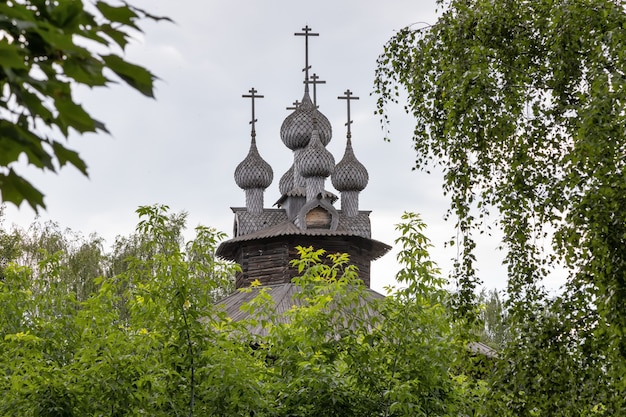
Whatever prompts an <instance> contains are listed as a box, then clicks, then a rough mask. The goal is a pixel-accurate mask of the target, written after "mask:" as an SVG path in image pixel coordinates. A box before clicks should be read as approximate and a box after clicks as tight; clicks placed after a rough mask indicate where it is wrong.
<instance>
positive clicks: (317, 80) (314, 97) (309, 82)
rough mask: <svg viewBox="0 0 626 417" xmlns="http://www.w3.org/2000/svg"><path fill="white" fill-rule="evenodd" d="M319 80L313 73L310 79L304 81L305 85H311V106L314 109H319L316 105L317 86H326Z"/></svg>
mask: <svg viewBox="0 0 626 417" xmlns="http://www.w3.org/2000/svg"><path fill="white" fill-rule="evenodd" d="M319 78H320V77H319V76H318V75H317V74H316V73H313V75H311V77H310V79H308V80H304V83H305V84H306V85H309V84H313V104H314V105H315V107H319V106H318V105H317V84H326V81H321V80H320V79H319Z"/></svg>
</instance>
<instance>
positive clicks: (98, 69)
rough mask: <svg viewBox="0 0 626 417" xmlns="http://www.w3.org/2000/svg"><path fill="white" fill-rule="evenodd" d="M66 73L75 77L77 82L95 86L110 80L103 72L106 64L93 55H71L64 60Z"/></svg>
mask: <svg viewBox="0 0 626 417" xmlns="http://www.w3.org/2000/svg"><path fill="white" fill-rule="evenodd" d="M62 65H63V71H64V72H65V75H67V76H68V77H71V78H73V79H74V80H75V81H76V82H78V83H81V84H85V85H88V86H90V87H93V86H103V85H106V83H107V82H108V81H109V80H108V79H107V78H106V77H105V76H104V75H103V74H102V68H103V67H104V65H103V64H102V62H100V61H99V60H97V59H95V58H94V57H92V56H87V57H73V56H69V57H68V58H67V60H65V61H64V62H63V64H62Z"/></svg>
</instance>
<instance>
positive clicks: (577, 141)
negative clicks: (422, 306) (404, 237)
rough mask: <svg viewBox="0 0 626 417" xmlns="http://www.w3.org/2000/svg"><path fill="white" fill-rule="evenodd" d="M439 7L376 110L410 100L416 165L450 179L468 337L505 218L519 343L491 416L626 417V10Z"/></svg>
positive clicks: (395, 48)
mask: <svg viewBox="0 0 626 417" xmlns="http://www.w3.org/2000/svg"><path fill="white" fill-rule="evenodd" d="M438 4H439V5H440V6H441V7H442V12H441V15H440V18H439V19H438V21H437V22H436V23H435V24H433V25H431V26H428V27H423V28H411V27H409V28H405V29H403V30H401V31H399V32H398V34H397V35H396V36H394V37H393V38H392V39H391V40H390V41H389V43H388V44H387V45H386V47H385V51H384V52H383V54H382V55H381V56H380V58H379V61H378V70H377V76H376V90H377V91H376V92H377V93H378V95H379V102H378V109H379V112H380V114H381V115H383V120H387V119H386V118H385V106H386V105H387V104H388V103H391V102H397V101H399V99H400V91H401V89H402V90H404V91H406V92H407V93H408V95H407V103H406V106H405V108H406V110H407V112H409V113H410V114H411V115H413V116H414V117H415V119H416V127H415V130H414V138H413V144H414V149H415V151H416V167H417V168H420V169H426V168H427V167H429V166H432V165H436V166H439V167H441V169H442V170H443V175H444V183H443V188H444V192H445V193H446V194H448V195H449V196H450V199H451V206H450V212H449V214H451V215H452V216H454V218H456V222H457V223H456V226H457V228H458V237H457V238H456V240H453V241H454V243H456V244H458V246H459V247H460V258H459V260H458V262H457V265H456V271H455V277H456V279H457V282H458V284H459V293H458V294H459V295H458V297H457V304H456V309H457V311H458V314H459V316H460V317H463V318H464V319H466V320H468V321H469V323H471V322H472V321H474V319H475V318H476V317H477V313H478V312H479V311H480V310H479V309H476V308H475V305H476V304H475V301H476V300H475V299H474V293H475V290H476V288H477V285H478V283H479V282H480V280H479V277H478V274H477V273H476V271H475V257H474V249H475V246H476V237H475V236H476V234H477V233H479V232H480V233H482V232H483V231H484V230H485V229H487V230H488V228H489V227H490V226H491V225H490V222H491V221H492V220H493V218H494V213H492V212H496V213H497V216H495V217H496V218H497V221H496V223H497V225H498V226H499V227H500V228H501V230H502V232H503V236H504V237H503V242H502V243H503V248H504V249H505V262H506V265H507V268H508V281H507V283H508V286H507V292H506V300H507V305H508V310H507V314H506V319H507V322H506V323H507V324H506V326H507V328H508V329H509V334H508V336H507V338H506V339H507V340H506V343H505V344H504V345H505V346H506V348H505V350H504V352H503V354H504V357H505V358H506V361H504V362H503V364H502V367H501V371H502V373H501V374H500V379H496V380H494V382H493V383H494V387H495V388H496V389H494V393H498V395H495V394H494V398H495V397H496V396H497V397H498V400H494V401H495V403H494V404H498V406H496V407H495V408H494V410H496V411H493V414H495V413H498V414H503V415H516V416H518V415H532V416H535V415H594V414H595V415H598V414H602V413H605V414H606V415H620V414H624V412H625V411H624V403H623V399H621V398H620V395H619V393H620V392H621V393H623V392H626V385H625V383H624V382H623V378H622V376H623V374H624V371H625V370H626V337H624V336H625V335H626V310H625V309H624V308H623V305H624V302H625V301H626V279H625V277H626V244H625V240H624V236H626V234H625V230H624V227H625V225H626V217H624V216H625V214H624V213H626V210H625V209H624V208H625V204H626V200H625V198H624V196H625V195H626V181H625V178H626V177H625V176H624V161H625V159H624V155H625V152H626V136H625V135H626V130H625V129H624V124H625V117H626V113H625V112H624V102H625V101H626V90H625V89H624V86H625V85H626V84H625V83H624V80H625V78H624V70H623V69H624V68H626V53H625V49H624V44H625V41H626V38H625V36H626V31H624V28H625V27H626V12H625V11H624V10H625V9H624V2H623V1H621V0H593V1H588V0H584V1H583V0H574V1H569V0H568V1H561V0H549V1H528V2H520V1H513V0H495V1H493V0H471V1H466V0H458V1H457V0H452V1H449V2H443V1H440V2H438ZM555 270H563V271H565V272H566V273H567V274H568V277H567V284H566V285H565V287H564V288H563V289H562V292H561V293H560V294H559V295H558V296H557V297H554V298H549V297H548V295H547V293H546V291H545V290H544V289H543V286H542V280H543V279H544V278H545V277H547V276H548V275H549V274H550V273H552V272H553V271H555ZM583 404H584V406H583ZM507 410H508V411H507Z"/></svg>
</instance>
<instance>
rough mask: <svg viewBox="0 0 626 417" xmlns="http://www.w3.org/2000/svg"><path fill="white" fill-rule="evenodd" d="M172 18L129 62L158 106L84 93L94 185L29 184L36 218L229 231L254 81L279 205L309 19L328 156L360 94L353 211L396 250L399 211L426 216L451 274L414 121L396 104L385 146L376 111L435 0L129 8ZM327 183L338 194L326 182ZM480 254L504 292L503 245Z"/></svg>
mask: <svg viewBox="0 0 626 417" xmlns="http://www.w3.org/2000/svg"><path fill="white" fill-rule="evenodd" d="M134 3H135V4H137V5H138V6H140V7H144V8H146V9H148V10H150V11H151V12H152V13H153V14H157V15H166V16H169V17H171V18H172V19H174V20H175V22H176V23H175V24H170V23H166V22H161V23H159V24H146V25H143V28H144V35H143V36H141V37H139V38H138V39H137V40H136V41H135V42H133V44H132V45H131V46H130V48H129V50H128V53H127V56H128V58H129V59H130V60H131V61H133V62H136V63H139V64H142V65H144V66H146V67H148V68H150V69H151V70H152V71H153V72H154V73H155V74H156V75H157V76H158V77H159V78H160V79H161V81H159V82H157V88H156V96H157V100H149V99H146V98H144V97H142V96H140V95H139V94H138V93H135V92H133V91H131V90H130V89H129V88H127V87H125V86H122V85H120V86H113V87H112V88H109V89H101V90H87V91H81V92H80V93H79V94H78V96H77V97H78V99H79V100H80V101H82V102H83V103H84V104H85V106H86V107H87V108H88V109H89V110H90V111H91V112H92V114H93V115H94V116H95V117H96V118H98V119H100V120H103V121H105V122H106V124H107V127H108V128H109V130H110V131H111V132H112V135H111V136H105V135H99V136H95V135H90V136H85V137H73V138H72V139H71V141H70V147H73V148H74V149H77V150H78V151H79V152H80V154H81V155H82V156H83V158H84V159H85V160H86V161H87V163H88V166H89V173H90V178H89V179H86V178H84V177H82V176H81V175H80V174H79V173H78V172H77V171H76V170H74V169H71V168H70V169H63V170H62V171H61V173H60V175H58V176H57V175H51V174H46V175H43V176H42V175H40V174H39V173H38V172H36V171H32V173H31V171H28V172H29V174H28V177H29V178H30V179H31V180H32V181H33V182H34V183H35V185H36V186H38V187H40V188H41V189H42V190H43V191H44V193H45V194H46V200H45V201H46V204H47V206H48V210H47V211H46V212H44V213H42V216H41V219H42V220H46V219H52V220H55V221H58V222H59V223H60V224H61V225H62V226H67V227H70V228H72V229H73V230H75V231H80V232H82V233H83V234H89V233H90V232H96V233H98V234H99V235H101V236H103V237H104V238H105V239H106V240H107V243H108V244H112V243H113V241H114V238H115V236H116V235H119V234H128V233H130V232H132V231H133V228H134V226H135V224H136V222H137V217H136V215H135V213H134V210H135V209H136V208H137V207H138V206H139V205H146V204H153V203H163V204H167V205H169V206H170V207H171V209H172V211H174V212H178V211H181V210H185V211H187V212H188V213H189V227H190V229H193V227H195V226H196V225H198V224H203V225H207V226H213V227H216V228H217V229H219V230H222V231H225V232H227V233H229V235H230V234H231V232H232V221H233V216H232V212H231V211H230V208H229V207H231V206H243V205H244V204H245V200H244V193H243V191H242V190H240V189H239V188H238V187H237V185H236V184H235V182H234V180H233V172H234V169H235V167H236V166H237V164H238V163H239V162H240V161H241V160H242V159H243V158H244V157H245V155H246V153H247V150H248V146H249V140H250V126H249V124H248V122H249V120H250V103H249V100H247V99H243V98H241V95H242V94H245V93H247V92H248V90H249V89H250V88H251V87H255V88H256V89H257V90H258V91H259V93H260V94H263V95H264V96H265V98H263V99H260V100H258V101H257V104H256V116H257V119H258V122H257V125H256V128H257V142H258V148H259V152H260V154H261V156H263V158H264V159H265V160H267V161H268V162H269V163H270V164H271V165H272V168H273V169H274V182H273V183H272V185H271V186H270V188H269V189H268V190H267V191H266V194H265V205H266V207H267V206H270V205H271V204H273V203H274V202H275V201H276V200H277V199H278V197H279V193H278V180H279V179H280V177H281V176H282V174H283V173H284V172H285V170H287V169H288V167H289V165H290V164H291V161H292V155H291V152H290V151H289V150H288V149H287V148H286V147H285V146H284V145H283V143H282V141H281V140H280V135H279V130H280V125H281V123H282V122H283V120H284V118H285V117H286V116H287V115H288V111H287V110H286V109H285V108H286V107H287V106H290V105H291V104H292V102H293V101H295V100H297V99H298V100H299V99H301V98H302V94H303V84H302V80H303V78H304V76H303V73H302V71H301V70H302V68H303V67H304V40H303V38H302V37H295V36H293V34H294V32H299V31H300V30H301V28H303V27H304V26H305V25H309V26H310V27H311V28H312V29H313V30H314V31H315V32H317V33H319V34H320V36H319V37H317V38H312V39H311V40H310V64H311V65H312V72H315V73H317V74H318V75H319V76H320V79H322V80H325V81H326V84H325V85H321V86H318V92H317V98H318V104H319V105H320V110H321V111H322V112H323V113H324V114H325V115H326V116H327V117H328V119H329V120H330V121H331V123H332V125H333V139H332V141H331V143H330V144H329V146H328V148H329V150H330V151H331V152H332V153H333V155H334V156H335V159H336V160H339V159H340V158H341V156H342V155H343V149H344V146H345V133H346V131H345V126H344V123H345V121H346V108H345V101H343V100H337V96H339V95H343V92H344V91H345V90H346V89H348V88H349V89H350V90H352V91H353V92H354V94H355V95H357V96H359V97H360V100H359V101H356V102H352V119H353V120H354V124H353V125H352V137H353V144H354V149H355V153H356V156H357V158H359V160H360V161H361V162H362V163H363V164H364V165H365V166H366V167H367V169H368V171H369V173H370V183H369V185H368V187H367V188H366V189H365V190H364V191H363V192H362V193H361V198H360V207H361V209H364V210H372V215H371V218H372V227H373V237H374V238H375V239H377V240H381V241H383V242H386V243H389V244H392V243H393V240H394V239H395V238H396V237H397V234H396V232H395V230H394V224H396V223H398V222H399V221H400V216H401V214H402V212H403V211H415V212H419V213H421V214H422V216H423V218H424V220H425V221H426V222H427V223H428V226H429V227H428V229H427V232H426V233H427V235H429V236H430V237H431V239H432V240H433V243H434V244H435V245H436V248H435V249H434V250H433V257H434V258H435V260H436V261H437V262H438V263H439V264H440V265H441V266H442V267H443V268H444V270H445V269H447V268H448V267H449V265H450V258H452V257H454V256H455V252H454V251H453V250H452V249H450V248H448V249H447V250H444V249H443V242H444V241H446V240H449V239H450V238H451V237H452V236H453V235H454V230H453V225H452V224H451V223H445V222H444V221H443V215H444V213H445V210H446V208H447V204H448V203H447V201H446V200H445V199H444V198H443V196H442V193H441V185H440V182H439V181H438V179H437V178H436V177H433V176H428V175H426V174H423V173H419V172H416V171H412V170H411V168H412V166H413V162H414V155H413V151H412V149H411V141H410V137H411V132H412V128H413V126H412V120H411V118H410V117H408V116H407V115H405V114H404V113H403V112H402V108H401V106H398V108H393V109H390V112H391V117H392V125H391V137H392V142H391V143H386V142H384V141H383V136H384V134H383V132H382V130H381V127H380V123H379V119H378V117H377V116H375V115H374V109H375V97H373V96H370V92H371V91H372V90H373V78H374V68H375V63H376V58H377V57H378V55H379V54H380V53H381V52H382V49H383V45H384V43H385V42H386V41H387V40H388V39H389V38H390V37H391V36H392V35H393V34H394V32H395V31H396V30H398V29H400V28H402V27H404V26H407V25H409V24H413V23H416V22H428V23H434V21H435V1H434V0H418V1H416V0H391V1H384V2H383V1H380V0H359V1H357V0H323V1H316V2H304V1H294V0H271V1H269V0H266V1H259V0H240V1H233V0H228V1H226V0H219V1H215V0H186V1H172V0H149V1H148V0H144V1H139V0H136V1H134ZM327 188H328V189H332V185H331V184H330V181H328V182H327ZM33 218H34V213H33V212H32V210H31V209H30V208H29V207H27V206H25V205H23V206H22V208H20V209H19V210H16V209H14V208H13V207H8V209H7V220H8V222H9V223H11V222H15V223H17V224H20V225H22V226H25V225H28V224H29V223H30V222H31V221H32V220H33ZM485 245H486V246H484V249H483V252H479V254H478V255H479V261H480V264H479V268H480V273H481V276H482V277H483V279H484V280H485V283H486V286H488V287H500V288H502V287H503V286H504V283H505V282H504V276H505V275H504V274H505V272H504V268H503V267H502V266H500V261H501V258H502V254H501V253H499V252H498V251H497V250H496V246H497V240H496V239H492V240H487V241H486V243H485ZM395 272H396V266H395V252H394V253H390V254H387V255H386V256H385V257H384V258H383V259H381V260H379V261H376V262H375V263H374V266H373V279H372V286H373V287H374V288H375V289H378V290H380V289H381V288H382V287H383V286H384V285H387V284H390V283H392V282H393V275H394V274H395Z"/></svg>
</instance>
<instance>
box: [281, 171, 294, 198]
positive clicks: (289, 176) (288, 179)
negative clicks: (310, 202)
mask: <svg viewBox="0 0 626 417" xmlns="http://www.w3.org/2000/svg"><path fill="white" fill-rule="evenodd" d="M293 186H294V183H293V165H291V167H289V169H288V170H287V172H285V173H284V174H283V176H282V177H281V178H280V182H279V183H278V190H279V191H280V193H281V194H282V195H285V194H287V193H288V192H289V191H291V190H292V189H293Z"/></svg>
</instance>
